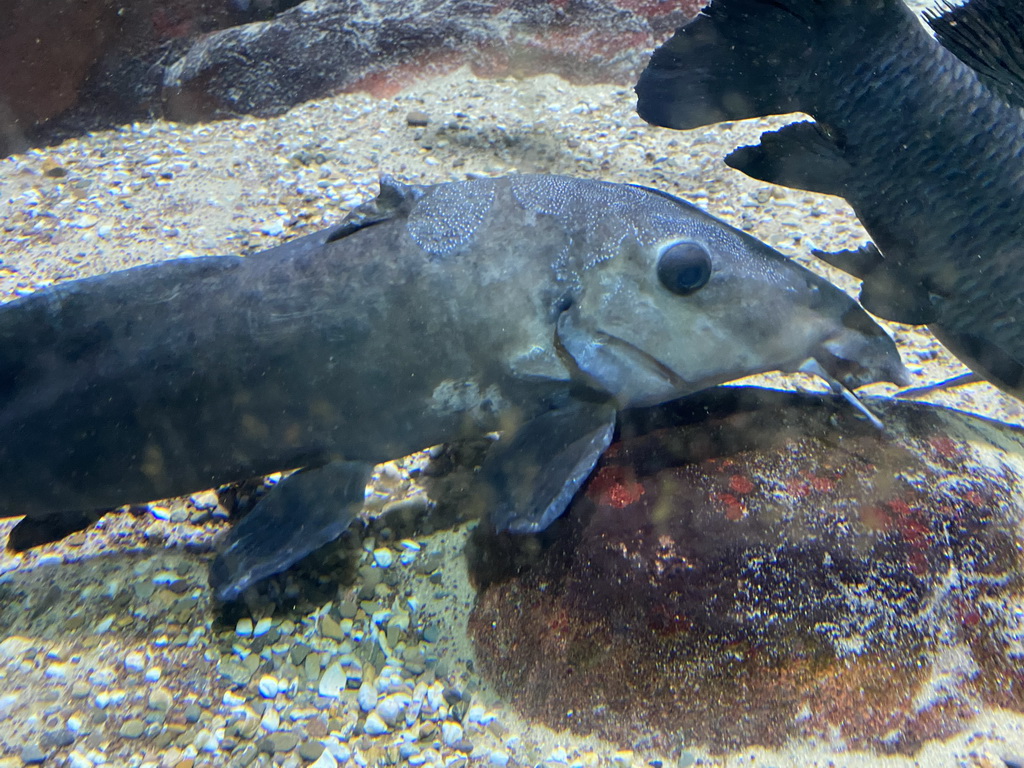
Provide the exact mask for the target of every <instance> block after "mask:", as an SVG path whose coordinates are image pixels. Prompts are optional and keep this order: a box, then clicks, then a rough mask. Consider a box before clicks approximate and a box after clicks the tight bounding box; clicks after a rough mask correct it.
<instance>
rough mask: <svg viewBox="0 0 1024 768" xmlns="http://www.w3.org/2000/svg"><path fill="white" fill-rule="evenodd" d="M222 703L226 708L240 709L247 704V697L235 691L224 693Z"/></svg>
mask: <svg viewBox="0 0 1024 768" xmlns="http://www.w3.org/2000/svg"><path fill="white" fill-rule="evenodd" d="M221 701H223V702H224V706H226V707H240V706H242V705H243V704H245V697H244V696H239V695H238V694H237V693H235V692H234V691H224V698H223V699H221Z"/></svg>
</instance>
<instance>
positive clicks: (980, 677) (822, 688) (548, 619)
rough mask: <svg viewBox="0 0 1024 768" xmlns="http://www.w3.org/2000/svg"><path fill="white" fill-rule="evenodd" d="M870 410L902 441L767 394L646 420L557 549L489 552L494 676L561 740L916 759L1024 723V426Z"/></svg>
mask: <svg viewBox="0 0 1024 768" xmlns="http://www.w3.org/2000/svg"><path fill="white" fill-rule="evenodd" d="M868 405H869V407H870V408H873V409H875V411H876V413H877V414H878V415H879V417H880V418H881V420H882V422H883V423H884V424H885V430H884V431H879V430H876V429H874V428H872V427H870V426H869V425H867V424H866V423H865V422H862V421H861V420H859V419H858V418H857V417H856V416H855V415H854V413H853V411H852V410H850V409H848V408H845V407H843V406H839V405H837V404H836V403H835V402H833V401H831V400H829V399H827V398H820V397H815V396H811V395H798V394H792V393H781V392H770V391H767V390H758V389H754V388H724V389H722V390H713V391H710V392H707V393H704V394H700V395H697V396H695V397H693V398H688V399H687V400H686V401H683V402H681V403H680V404H679V405H676V406H671V405H670V406H665V407H664V408H662V409H652V410H651V411H649V412H647V414H646V415H645V416H642V417H640V416H636V415H634V417H631V419H632V420H626V419H623V420H622V421H621V422H620V425H619V428H620V430H621V432H622V434H625V435H632V436H630V437H628V438H627V439H624V440H623V441H622V442H620V443H618V444H616V445H613V446H611V448H610V449H609V451H608V452H607V453H606V454H605V456H604V457H603V458H602V460H601V462H600V463H599V465H598V467H597V468H596V471H595V472H594V474H593V475H591V477H590V479H589V480H588V481H587V483H586V484H585V486H584V487H583V488H582V489H581V491H580V493H579V494H578V495H577V496H576V498H575V499H574V501H573V503H572V504H571V505H570V509H569V511H568V512H567V515H566V517H565V519H564V520H563V521H560V525H562V526H563V527H562V528H561V529H560V530H559V535H558V536H554V537H549V538H548V541H550V542H551V544H550V545H548V546H544V547H540V550H539V551H538V547H539V545H538V542H537V540H534V541H532V542H529V541H527V539H528V538H529V537H523V541H522V542H520V543H518V544H517V543H516V542H514V541H512V542H510V539H509V537H507V536H506V537H497V538H494V539H488V537H487V536H486V535H485V534H484V533H483V532H480V533H479V534H478V536H477V538H476V541H475V543H474V547H473V549H474V550H476V552H475V554H474V555H473V557H472V566H471V567H472V570H473V578H474V581H476V582H477V583H480V584H484V585H486V586H485V587H484V589H483V591H482V593H481V594H480V596H479V597H478V602H477V604H476V607H475V608H474V610H473V613H472V615H471V619H470V623H469V630H470V635H471V637H472V639H473V642H474V645H475V649H476V659H477V662H478V664H479V667H478V671H479V672H480V673H481V674H482V675H483V676H484V677H485V678H486V679H488V680H489V681H490V682H491V683H493V684H494V685H495V686H496V687H497V688H498V690H499V692H500V693H501V694H502V695H504V696H506V697H507V698H508V699H509V701H510V702H511V703H512V704H513V705H514V706H515V707H517V708H518V709H519V710H520V711H521V712H522V713H523V715H524V717H526V718H528V719H530V720H539V721H541V722H542V723H544V724H545V725H547V726H549V727H551V728H553V729H555V730H562V729H566V728H568V729H571V730H574V731H578V732H585V733H596V734H598V735H600V736H603V737H605V738H607V739H609V740H611V741H614V742H618V743H628V744H633V743H637V740H638V739H639V738H640V736H639V735H638V734H647V735H645V736H644V737H643V738H645V739H646V738H650V739H652V740H655V741H656V740H658V739H662V738H672V739H677V740H678V739H683V740H684V741H685V743H686V744H687V745H688V746H700V747H704V748H707V749H710V750H712V751H727V750H731V749H736V748H741V747H744V746H745V745H749V744H760V745H764V746H765V747H766V748H773V747H781V746H782V745H784V744H786V743H787V742H789V741H790V740H793V739H811V740H816V739H820V740H830V741H835V740H837V739H841V740H842V742H843V743H844V744H845V745H846V748H848V749H865V750H880V751H884V752H893V751H898V752H902V753H906V754H909V753H912V752H914V751H916V750H917V749H918V748H919V747H920V745H921V744H922V743H923V742H924V741H925V740H929V739H939V738H946V737H948V736H950V735H951V734H954V733H957V732H959V731H961V730H962V729H963V728H964V727H965V726H967V724H969V723H970V722H971V718H972V712H974V711H976V708H977V707H978V706H982V705H988V706H994V707H1004V708H1010V709H1012V710H1014V711H1015V712H1021V711H1024V695H1022V694H1024V683H1022V682H1021V678H1020V674H1019V657H1020V655H1021V654H1022V653H1024V561H1022V559H1021V557H1020V551H1021V545H1022V542H1021V533H1020V531H1021V523H1022V517H1024V505H1022V504H1021V491H1020V489H1021V488H1022V487H1024V460H1022V458H1021V457H1022V456H1024V431H1022V430H1020V429H1015V428H1011V427H1006V426H1004V425H1000V424H998V423H996V422H990V421H986V420H984V419H980V418H976V417H971V416H968V415H966V414H963V413H959V412H957V411H952V410H948V409H943V408H939V407H936V406H927V405H924V404H916V403H910V402H907V401H898V400H877V401H876V400H872V401H869V403H868ZM488 542H489V543H488ZM517 546H521V547H524V548H530V547H532V548H533V549H532V550H531V551H532V552H533V554H532V555H531V558H530V559H531V561H532V563H533V564H532V566H531V567H524V565H523V564H524V562H525V561H524V560H521V559H519V555H518V554H517V553H515V552H514V549H515V547H517ZM499 551H500V552H502V553H503V554H501V555H500V556H498V555H497V554H496V553H497V552H499ZM524 551H525V550H524ZM496 561H501V562H503V563H505V567H507V568H509V569H511V572H510V573H505V574H498V573H494V572H490V571H489V570H488V566H487V563H494V562H496ZM951 568H952V569H953V570H952V571H951ZM517 571H519V573H518V575H516V572H517ZM954 582H955V583H954ZM708 670H715V674H714V675H709V674H708ZM665 681H671V685H666V684H665ZM595 701H600V702H602V704H604V706H602V707H599V708H596V707H594V706H593V702H595ZM638 701H642V702H643V703H644V705H643V706H642V707H637V706H635V702H638ZM737 712H742V713H743V717H737V716H736V713H737ZM567 713H571V714H569V715H567ZM878 713H885V717H883V718H879V717H878ZM446 725H447V723H446ZM648 735H649V736H648ZM452 738H453V737H452V735H451V734H449V735H447V736H446V738H445V739H444V741H445V743H447V744H450V743H452Z"/></svg>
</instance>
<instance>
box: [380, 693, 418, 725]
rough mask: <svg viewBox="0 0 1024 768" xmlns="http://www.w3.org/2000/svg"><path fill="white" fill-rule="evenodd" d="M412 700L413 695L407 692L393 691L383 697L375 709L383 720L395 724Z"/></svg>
mask: <svg viewBox="0 0 1024 768" xmlns="http://www.w3.org/2000/svg"><path fill="white" fill-rule="evenodd" d="M411 702H412V697H410V696H409V694H407V693H392V694H390V695H388V696H385V697H384V698H383V699H381V701H380V703H379V704H377V708H376V710H375V711H376V713H377V714H378V715H379V716H380V718H381V720H383V721H384V722H385V723H387V724H388V725H390V726H394V725H395V724H396V723H397V722H398V719H399V718H400V717H401V716H402V715H403V714H404V713H405V709H406V707H408V706H409V704H410V703H411Z"/></svg>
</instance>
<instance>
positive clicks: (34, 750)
mask: <svg viewBox="0 0 1024 768" xmlns="http://www.w3.org/2000/svg"><path fill="white" fill-rule="evenodd" d="M46 758H47V754H46V753H45V752H43V750H42V749H40V748H39V746H38V745H37V744H28V745H26V746H25V747H23V748H22V750H21V762H22V763H24V764H25V765H39V764H40V763H42V762H44V761H45V760H46Z"/></svg>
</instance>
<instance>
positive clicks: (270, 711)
mask: <svg viewBox="0 0 1024 768" xmlns="http://www.w3.org/2000/svg"><path fill="white" fill-rule="evenodd" d="M280 727H281V716H280V715H279V714H277V710H276V709H274V708H273V707H267V708H266V709H265V710H263V717H261V718H260V728H262V729H263V730H264V731H266V732H267V733H274V731H276V730H277V729H278V728H280Z"/></svg>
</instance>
